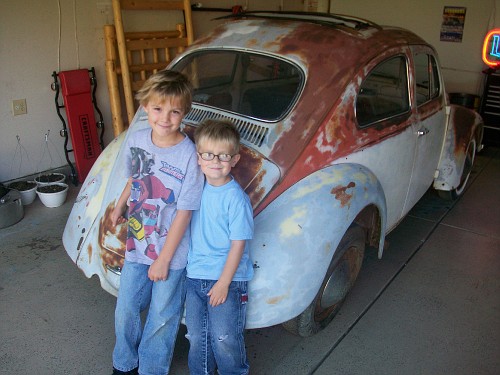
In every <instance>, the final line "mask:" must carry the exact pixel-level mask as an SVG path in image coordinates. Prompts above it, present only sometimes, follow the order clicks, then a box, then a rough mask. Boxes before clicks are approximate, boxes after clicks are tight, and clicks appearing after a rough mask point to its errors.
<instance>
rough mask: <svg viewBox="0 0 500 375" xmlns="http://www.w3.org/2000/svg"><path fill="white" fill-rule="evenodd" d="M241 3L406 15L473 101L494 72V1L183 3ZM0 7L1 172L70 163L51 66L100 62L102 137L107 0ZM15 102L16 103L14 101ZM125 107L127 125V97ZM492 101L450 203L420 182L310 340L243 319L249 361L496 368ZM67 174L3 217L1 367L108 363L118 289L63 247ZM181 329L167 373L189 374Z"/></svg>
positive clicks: (453, 83) (136, 21) (384, 19)
mask: <svg viewBox="0 0 500 375" xmlns="http://www.w3.org/2000/svg"><path fill="white" fill-rule="evenodd" d="M237 6H242V7H244V8H247V9H251V10H287V11H302V10H306V11H315V12H332V13H340V14H351V15H355V16H358V17H362V18H366V19H370V20H372V21H375V22H377V23H379V24H384V25H395V26H401V27H405V28H408V29H410V30H412V31H414V32H415V33H417V34H418V35H420V36H422V37H423V38H424V39H426V40H427V41H429V42H430V43H431V44H433V45H434V47H435V48H436V49H437V51H438V54H439V56H440V62H441V65H442V67H443V74H444V78H445V84H446V90H447V92H448V93H451V94H454V96H453V95H452V100H455V102H456V103H457V104H463V105H467V106H470V107H472V108H474V109H475V110H477V111H478V112H480V113H481V114H483V115H484V114H485V113H484V111H485V108H486V101H485V98H486V97H487V96H488V95H492V94H491V92H492V91H491V89H492V87H493V86H495V85H496V84H497V82H498V79H499V78H498V75H496V72H495V71H492V70H491V69H488V68H487V66H486V65H485V64H484V63H483V61H482V60H481V48H482V43H483V39H484V36H485V35H486V34H487V32H488V30H491V29H494V28H498V27H500V1H499V0H481V1H479V2H478V1H477V0H457V1H455V2H453V3H450V2H445V1H441V0H439V1H434V0H424V1H421V2H418V3H415V2H412V1H411V0H403V1H396V0H380V1H377V2H370V1H367V0H355V1H349V2H342V1H338V0H330V1H327V0H318V1H312V0H291V1H283V0H281V1H280V0H270V1H261V0H253V1H252V0H248V1H245V2H243V3H241V2H237V1H228V0H211V1H207V2H206V3H205V2H203V3H197V8H198V9H195V8H193V12H192V20H193V29H194V38H195V39H196V38H198V37H200V36H201V35H203V34H204V33H206V32H208V31H209V30H210V29H211V28H213V27H214V25H215V24H217V22H221V21H220V20H215V18H216V17H218V16H223V15H226V14H228V13H230V12H232V11H233V10H234V7H237ZM446 6H456V7H464V8H466V10H467V13H466V19H465V27H464V31H463V38H462V40H461V42H446V41H442V40H440V35H439V31H440V27H441V21H442V16H443V8H444V7H446ZM389 10H390V11H389ZM134 17H135V16H129V17H128V18H125V19H124V22H125V23H126V25H127V27H128V28H129V30H130V31H140V30H141V27H142V26H143V24H144V18H134ZM141 17H144V16H143V15H141ZM145 17H146V18H147V20H148V22H147V23H148V27H149V28H154V27H155V26H156V25H160V24H161V25H162V24H164V23H168V25H169V27H171V28H175V25H176V24H177V23H179V22H181V21H182V14H177V13H175V12H173V13H172V14H168V15H164V14H162V15H159V14H156V13H151V14H148V15H146V16H145ZM19 20H23V22H20V21H19ZM0 21H1V22H0V30H1V31H0V41H1V44H0V45H1V46H2V48H1V49H2V63H3V68H2V70H1V71H0V81H1V83H2V87H4V90H2V94H1V95H0V104H1V105H0V110H1V113H2V116H1V118H2V121H1V123H0V127H1V129H2V137H1V138H0V182H5V183H8V182H11V181H15V180H17V179H20V178H25V177H27V176H36V175H37V174H40V173H41V172H45V171H56V172H62V173H64V174H65V175H67V176H69V175H70V174H71V173H72V171H71V168H70V167H69V166H68V163H67V161H66V160H65V152H64V150H65V146H64V141H65V139H64V137H61V136H60V132H61V121H60V119H59V117H58V115H57V111H56V106H55V104H54V95H55V94H54V91H53V90H52V88H51V83H52V82H53V77H52V73H53V72H54V71H55V72H62V71H67V70H72V69H90V68H95V74H96V81H97V83H98V84H97V89H96V98H97V99H96V100H97V106H98V108H99V109H100V110H101V111H102V115H103V123H104V140H103V142H104V144H105V145H108V144H110V143H111V142H112V141H113V139H114V137H115V136H116V135H117V133H119V132H120V131H121V130H118V131H117V130H116V127H115V123H116V116H115V113H113V108H112V107H113V100H112V99H111V97H110V93H109V89H108V79H109V77H107V75H106V66H105V62H106V52H107V51H106V46H105V32H104V25H109V24H113V22H114V17H113V10H112V5H111V0H92V1H83V0H57V1H56V0H51V1H46V2H44V4H43V5H40V3H39V2H37V1H35V0H24V1H21V2H20V1H14V0H9V1H6V2H2V4H0ZM19 100H20V101H21V102H19ZM19 103H21V107H24V112H25V113H23V114H17V113H16V114H14V112H15V111H16V109H19V108H18V107H16V105H17V106H19ZM119 106H120V110H122V112H121V114H120V117H121V118H122V120H123V122H124V123H125V127H126V124H127V121H129V118H128V117H127V116H128V113H127V108H126V104H125V101H123V102H121V103H120V104H119ZM22 112H23V111H22ZM495 116H496V114H491V113H488V114H486V115H485V116H483V117H484V118H485V119H487V123H486V125H487V130H486V132H485V139H484V143H485V148H484V149H483V150H482V151H481V152H480V153H479V154H478V155H477V157H476V161H475V166H474V169H473V172H472V175H471V179H470V181H469V185H468V188H467V190H466V192H465V194H464V195H463V196H462V197H461V198H460V199H459V200H458V201H456V202H446V201H442V200H441V199H439V198H438V197H437V196H436V194H434V192H432V191H429V192H428V193H427V194H426V195H425V196H424V198H422V200H421V201H420V202H419V203H418V204H417V206H416V207H414V209H413V210H412V211H411V212H410V214H409V215H408V216H407V217H406V218H405V219H404V221H403V222H402V223H401V224H400V225H399V226H398V228H397V229H396V230H394V231H393V232H391V234H390V235H389V237H388V239H387V242H388V244H387V249H386V250H385V253H384V257H383V258H382V260H378V259H376V257H375V256H373V258H371V257H370V256H367V257H365V260H364V264H363V267H362V270H361V274H360V276H359V278H358V280H357V282H356V285H355V287H354V289H353V290H352V292H351V294H350V295H349V297H348V299H347V301H346V302H345V304H344V306H343V308H342V310H341V312H340V313H339V315H338V316H337V317H336V318H335V320H334V322H332V324H330V325H329V326H328V327H327V328H326V329H325V330H323V331H322V332H320V333H319V334H317V335H315V336H313V337H310V338H306V339H304V338H299V337H295V336H292V335H290V334H289V333H287V332H286V331H285V330H284V329H283V328H282V327H281V326H275V327H270V328H264V329H257V330H249V331H248V332H247V337H246V344H247V350H248V356H249V361H250V366H251V369H252V373H253V374H313V373H314V374H415V373H419V374H436V373H453V374H470V373H474V374H496V373H497V372H498V368H500V359H499V356H498V353H500V314H499V312H500V273H499V270H500V236H499V234H498V233H499V228H500V213H499V211H498V210H497V209H496V207H498V206H499V204H500V201H499V199H500V198H499V196H500V195H499V194H498V192H499V190H498V186H499V184H500V180H499V179H500V177H499V176H500V148H499V146H500V142H499V139H500V136H499V134H500V120H497V117H495ZM69 157H70V160H71V161H72V162H74V159H73V156H72V155H70V156H69ZM69 186H70V187H69V192H68V196H67V198H66V201H65V202H64V204H63V205H61V206H59V207H56V208H50V209H48V208H47V207H45V206H44V205H43V204H42V202H41V201H40V200H39V199H36V200H35V201H34V202H33V203H31V204H30V205H27V206H24V217H23V218H22V220H21V221H19V222H17V223H15V224H13V225H10V226H8V227H6V228H2V229H0V254H1V257H2V260H3V261H2V264H1V265H0V301H1V303H0V319H1V320H2V322H3V323H2V325H1V326H0V339H1V340H0V373H5V374H7V373H8V374H27V373H32V372H37V373H39V374H89V373H92V374H107V373H110V372H111V351H112V349H113V344H114V330H113V314H114V307H115V297H113V296H111V295H109V294H108V293H106V292H105V291H104V290H102V289H101V287H100V285H99V282H98V280H96V279H95V278H93V279H91V280H88V279H86V278H85V277H84V275H83V274H82V273H81V272H80V271H79V270H78V268H77V267H76V266H75V265H74V264H73V263H72V262H71V260H70V259H69V257H68V256H67V254H66V252H65V250H64V248H63V246H62V242H61V236H62V231H63V230H64V225H65V222H66V219H67V217H68V214H69V211H70V210H71V207H72V204H73V202H74V200H75V199H76V197H77V195H78V189H79V187H80V184H76V185H75V184H69ZM370 254H374V252H370ZM183 330H184V327H182V328H181V330H180V332H179V336H178V340H177V346H176V353H175V357H174V359H173V362H172V371H171V373H172V374H188V373H189V372H188V368H187V351H188V343H187V340H186V339H185V337H184V336H183V335H184V333H185V331H183Z"/></svg>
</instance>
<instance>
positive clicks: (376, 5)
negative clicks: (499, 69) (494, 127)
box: [330, 0, 500, 95]
mask: <svg viewBox="0 0 500 375" xmlns="http://www.w3.org/2000/svg"><path fill="white" fill-rule="evenodd" d="M444 6H457V7H466V8H467V11H466V15H465V25H464V32H463V39H462V42H461V43H454V42H442V41H440V30H441V22H442V16H443V8H444ZM330 12H331V13H341V14H352V15H356V16H358V17H361V18H366V19H369V20H371V21H374V22H376V23H378V24H380V25H392V26H400V27H404V28H407V29H409V30H411V31H413V32H415V33H416V34H418V35H419V36H420V37H422V38H423V39H425V40H426V41H427V42H429V43H430V44H432V45H433V46H434V47H435V48H436V49H437V52H438V54H439V58H440V62H441V66H442V68H443V75H444V78H445V82H446V89H447V91H448V92H465V93H470V94H477V95H481V93H482V84H483V80H484V77H483V74H482V73H481V72H482V70H483V69H485V68H486V66H485V65H484V64H483V62H482V60H481V51H482V49H481V48H482V43H483V39H484V37H485V35H486V33H487V31H488V30H489V29H491V28H493V27H499V26H500V0H454V1H450V0H419V1H415V0H376V1H368V0H331V2H330Z"/></svg>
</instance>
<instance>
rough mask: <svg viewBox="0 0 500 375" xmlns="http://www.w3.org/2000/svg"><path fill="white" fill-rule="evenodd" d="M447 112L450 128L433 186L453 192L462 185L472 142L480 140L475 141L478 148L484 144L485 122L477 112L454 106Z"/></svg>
mask: <svg viewBox="0 0 500 375" xmlns="http://www.w3.org/2000/svg"><path fill="white" fill-rule="evenodd" d="M446 111H447V115H448V116H447V117H448V126H447V127H446V136H445V140H444V145H443V149H442V152H441V158H440V160H439V164H438V173H437V177H436V178H435V179H434V184H433V187H434V188H435V189H437V190H453V189H455V188H456V187H457V186H458V185H459V184H460V178H461V176H462V172H463V169H464V165H465V158H466V154H467V147H468V146H469V143H470V141H472V140H473V139H475V137H478V138H479V139H475V140H476V148H477V147H480V143H481V142H482V139H481V138H482V129H481V128H482V126H483V120H482V118H481V116H480V115H479V114H478V113H477V112H475V111H473V110H471V109H468V108H466V107H463V106H459V105H453V104H452V105H450V106H447V107H446Z"/></svg>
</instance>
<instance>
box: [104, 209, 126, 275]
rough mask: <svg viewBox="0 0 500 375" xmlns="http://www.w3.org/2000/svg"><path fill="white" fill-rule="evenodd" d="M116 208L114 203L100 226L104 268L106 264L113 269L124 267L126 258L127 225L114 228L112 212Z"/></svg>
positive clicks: (107, 210)
mask: <svg viewBox="0 0 500 375" xmlns="http://www.w3.org/2000/svg"><path fill="white" fill-rule="evenodd" d="M114 207H115V202H114V201H112V202H111V203H110V204H109V205H108V207H107V208H106V212H105V213H104V215H103V217H102V219H101V222H100V225H99V246H100V250H101V252H100V255H101V260H102V264H103V268H104V269H105V270H106V264H108V265H110V266H111V267H120V268H121V267H123V260H124V258H125V248H126V246H125V244H126V241H127V224H126V223H125V224H122V225H117V226H116V227H115V226H113V224H112V223H111V212H112V211H113V208H114Z"/></svg>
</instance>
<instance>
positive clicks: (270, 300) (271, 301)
mask: <svg viewBox="0 0 500 375" xmlns="http://www.w3.org/2000/svg"><path fill="white" fill-rule="evenodd" d="M284 299H285V296H278V297H273V298H268V299H267V300H266V302H267V303H268V304H270V305H276V304H277V303H279V302H281V301H282V300H284Z"/></svg>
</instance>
